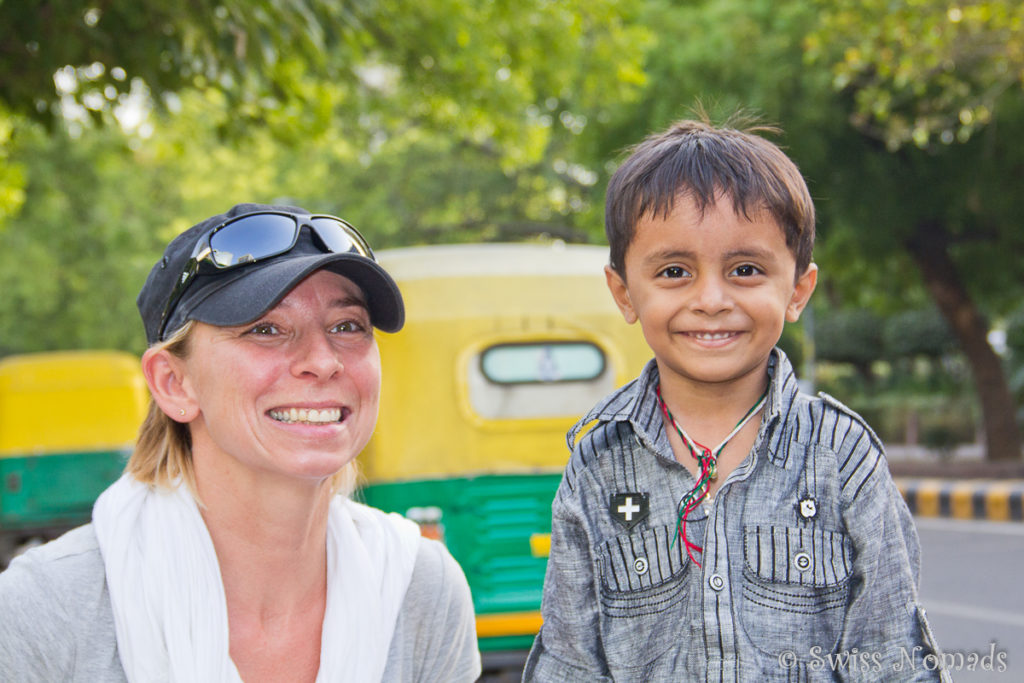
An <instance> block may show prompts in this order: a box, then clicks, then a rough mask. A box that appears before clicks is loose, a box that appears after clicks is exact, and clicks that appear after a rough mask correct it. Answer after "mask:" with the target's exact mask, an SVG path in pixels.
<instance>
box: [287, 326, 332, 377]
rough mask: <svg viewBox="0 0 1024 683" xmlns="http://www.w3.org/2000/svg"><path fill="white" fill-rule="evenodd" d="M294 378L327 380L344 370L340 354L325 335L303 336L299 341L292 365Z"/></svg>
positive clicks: (318, 333)
mask: <svg viewBox="0 0 1024 683" xmlns="http://www.w3.org/2000/svg"><path fill="white" fill-rule="evenodd" d="M292 368H293V373H294V374H295V375H296V376H300V377H301V376H302V375H310V376H314V377H317V378H318V379H328V378H330V377H333V376H334V375H336V374H337V373H339V372H341V371H342V370H343V369H344V365H343V364H342V362H341V354H340V353H339V351H338V349H337V348H335V346H334V344H332V343H331V340H330V338H329V337H328V335H327V334H325V333H320V332H315V333H311V334H306V335H303V336H302V338H301V339H300V340H299V343H298V348H297V349H296V352H295V361H294V363H293V366H292Z"/></svg>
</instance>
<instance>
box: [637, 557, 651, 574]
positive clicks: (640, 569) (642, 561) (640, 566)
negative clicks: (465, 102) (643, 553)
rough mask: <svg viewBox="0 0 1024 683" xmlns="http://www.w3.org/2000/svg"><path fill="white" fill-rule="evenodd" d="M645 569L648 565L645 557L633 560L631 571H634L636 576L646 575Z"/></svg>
mask: <svg viewBox="0 0 1024 683" xmlns="http://www.w3.org/2000/svg"><path fill="white" fill-rule="evenodd" d="M647 569H648V564H647V558H646V557H638V558H636V559H635V560H633V571H635V572H636V573H637V574H640V575H641V576H643V575H644V574H646V573H647Z"/></svg>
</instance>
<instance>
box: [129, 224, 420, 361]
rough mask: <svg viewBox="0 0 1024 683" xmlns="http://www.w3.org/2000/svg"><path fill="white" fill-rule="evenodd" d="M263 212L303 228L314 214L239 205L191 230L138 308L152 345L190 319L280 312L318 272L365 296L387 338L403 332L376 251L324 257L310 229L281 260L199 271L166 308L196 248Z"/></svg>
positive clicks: (395, 296)
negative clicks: (293, 219)
mask: <svg viewBox="0 0 1024 683" xmlns="http://www.w3.org/2000/svg"><path fill="white" fill-rule="evenodd" d="M260 212H265V213H283V214H292V215H295V216H297V217H299V221H300V224H301V220H302V219H301V217H302V216H310V215H311V212H309V211H306V210H305V209H302V208H299V207H294V206H277V205H267V204H237V205H236V206H233V207H232V208H231V209H229V210H228V211H227V212H225V213H222V214H218V215H216V216H211V217H210V218H207V219H206V220H204V221H202V222H201V223H198V224H196V225H193V226H192V227H191V228H189V229H188V230H186V231H185V232H183V233H181V234H180V235H178V236H177V237H175V238H174V239H173V240H171V243H170V244H168V245H167V249H165V250H164V254H163V257H162V258H161V259H160V260H159V261H158V262H157V263H156V265H154V266H153V269H152V270H150V272H149V277H147V278H146V283H145V284H144V285H143V286H142V290H141V291H140V292H139V297H138V300H137V302H136V303H137V304H138V307H139V313H140V314H141V316H142V322H143V324H144V325H145V328H146V340H147V341H148V342H149V344H154V343H156V342H158V341H162V340H164V339H166V338H167V337H169V336H170V335H171V334H173V333H174V332H175V331H176V330H177V329H178V328H180V327H181V326H182V325H184V324H185V322H186V321H188V320H198V321H200V322H204V323H209V324H211V325H222V326H230V325H244V324H245V323H249V322H252V321H254V320H256V319H257V318H259V317H260V316H261V315H263V314H265V313H266V312H267V311H269V310H270V309H271V308H273V307H274V306H276V305H277V304H278V302H280V301H281V299H283V298H284V297H285V296H286V295H287V294H288V292H290V291H291V290H292V289H294V288H295V286H296V285H298V284H299V283H300V282H302V281H303V280H304V279H306V278H307V277H309V276H310V275H311V274H312V273H314V272H316V271H318V270H321V269H325V270H330V271H332V272H335V273H338V274H339V275H343V276H345V277H347V278H348V279H350V280H352V282H354V283H355V284H357V285H358V286H359V288H360V289H362V290H363V294H364V295H365V297H366V306H367V309H368V310H369V313H370V321H371V322H372V323H373V325H374V327H377V328H379V329H381V330H383V331H385V332H397V331H398V330H400V329H402V325H403V324H404V323H405V306H404V304H403V302H402V294H401V292H400V291H399V289H398V285H397V284H395V281H394V280H393V279H392V278H391V276H390V275H388V273H387V271H385V270H384V269H383V268H382V267H381V266H380V265H379V264H378V263H377V261H376V260H375V259H374V258H373V257H372V253H370V255H369V256H364V255H363V254H360V253H356V252H354V251H349V252H331V251H327V250H325V247H324V245H323V243H322V242H321V241H320V240H319V238H318V237H317V236H315V235H314V234H313V231H311V230H310V229H309V227H308V226H303V227H301V228H300V230H299V235H298V239H297V240H296V242H295V245H294V246H293V247H292V248H291V249H290V250H288V251H286V252H284V253H282V254H278V255H276V256H273V257H270V258H267V259H261V260H256V261H253V262H251V263H243V264H242V265H237V266H234V267H231V268H228V269H224V270H217V269H215V268H212V267H211V268H205V269H200V271H199V272H198V274H197V275H196V276H195V278H194V279H193V280H192V281H191V282H190V283H189V284H188V285H187V287H186V288H185V290H184V291H183V292H182V293H181V295H180V297H179V298H178V299H177V301H176V303H173V304H172V308H171V309H170V310H167V306H168V301H169V300H170V298H171V296H172V293H174V291H175V289H176V287H177V285H178V282H179V281H180V279H181V278H182V275H183V273H184V272H185V268H186V267H187V265H188V263H189V260H190V258H191V257H192V255H193V251H194V250H195V248H196V244H197V243H198V242H199V241H200V240H201V239H203V238H204V237H205V236H206V235H207V234H208V233H210V232H211V231H212V230H213V229H214V228H216V227H218V226H220V225H221V224H223V223H225V222H227V221H229V220H231V219H234V218H238V217H239V216H243V215H245V214H251V213H260ZM240 223H241V221H240V222H239V224H240ZM349 227H351V226H349ZM357 234H358V233H357ZM165 318H166V321H165Z"/></svg>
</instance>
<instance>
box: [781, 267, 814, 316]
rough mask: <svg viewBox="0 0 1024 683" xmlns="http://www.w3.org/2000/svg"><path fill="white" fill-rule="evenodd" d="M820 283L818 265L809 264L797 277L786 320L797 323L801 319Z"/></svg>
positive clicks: (787, 308) (787, 307)
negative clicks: (815, 288)
mask: <svg viewBox="0 0 1024 683" xmlns="http://www.w3.org/2000/svg"><path fill="white" fill-rule="evenodd" d="M817 284H818V266H817V265H815V264H814V263H812V264H810V265H809V266H807V270H805V271H804V274H803V275H801V276H800V277H799V278H797V281H796V287H795V288H794V289H793V297H792V298H791V299H790V300H789V305H788V306H786V321H787V322H791V323H795V322H796V321H797V320H799V319H800V314H801V313H802V312H803V310H804V308H805V307H806V306H807V302H808V301H810V300H811V294H813V293H814V287H815V286H816V285H817Z"/></svg>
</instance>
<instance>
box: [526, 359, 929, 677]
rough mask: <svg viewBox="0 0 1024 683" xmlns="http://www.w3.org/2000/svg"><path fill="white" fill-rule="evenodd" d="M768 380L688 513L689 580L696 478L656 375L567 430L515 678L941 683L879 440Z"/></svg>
mask: <svg viewBox="0 0 1024 683" xmlns="http://www.w3.org/2000/svg"><path fill="white" fill-rule="evenodd" d="M769 375H770V378H771V379H770V388H769V394H768V402H767V403H766V404H765V409H764V411H763V413H762V418H761V424H760V428H759V431H758V436H757V439H756V441H755V444H754V447H753V448H752V449H751V452H750V454H749V455H748V456H747V458H746V460H744V461H743V462H742V463H741V464H740V465H739V466H738V467H737V468H736V469H735V470H734V471H733V472H732V473H730V474H729V476H728V477H727V478H726V480H725V482H724V483H723V484H722V486H721V488H720V490H719V491H718V492H717V494H716V496H715V498H714V500H713V502H705V503H704V504H703V505H702V507H701V508H698V509H697V510H695V511H693V512H691V514H690V515H689V517H688V521H687V525H686V535H687V538H688V539H689V540H690V541H691V542H693V543H696V544H697V545H699V546H701V547H703V553H702V554H699V555H698V554H695V555H694V557H695V558H696V559H697V561H698V562H699V563H700V566H698V565H697V564H696V563H694V561H693V560H691V559H690V558H689V557H688V556H687V552H686V550H685V548H684V546H683V543H682V542H681V541H679V540H678V539H676V538H675V535H676V523H677V506H678V505H679V503H680V500H681V498H683V496H684V495H685V494H686V493H687V492H689V491H690V490H691V489H693V487H694V486H695V485H696V481H695V480H694V477H693V476H692V475H691V474H690V473H689V471H688V470H687V469H686V468H685V467H683V466H682V465H681V464H679V463H678V462H677V461H676V459H675V456H674V454H673V451H672V448H671V446H670V445H669V441H668V437H667V435H666V433H665V429H664V426H663V422H662V418H661V412H660V409H659V406H658V403H657V398H656V395H655V387H656V386H657V383H658V370H657V366H656V365H655V363H654V361H651V362H650V363H649V364H648V365H647V367H646V368H645V369H644V371H643V373H642V374H641V375H640V377H639V378H638V379H636V380H634V381H633V382H631V383H630V384H628V385H626V386H625V387H623V388H621V389H619V390H618V391H616V392H614V393H613V394H611V395H610V396H608V397H607V398H605V399H604V400H603V401H602V402H601V403H599V404H598V405H597V406H596V407H595V408H594V409H593V410H591V411H590V413H589V414H587V415H586V416H585V417H583V418H582V419H581V420H580V421H579V422H578V423H577V424H576V426H575V427H573V428H572V430H571V431H570V432H569V434H568V436H567V440H568V442H569V445H570V448H571V449H572V456H571V458H570V460H569V463H568V465H567V466H566V469H565V474H564V476H563V478H562V482H561V485H560V486H559V489H558V492H557V494H556V496H555V500H554V503H553V505H552V527H551V555H550V557H549V560H548V568H547V576H546V579H545V582H544V597H543V604H542V610H541V611H542V614H543V617H544V624H543V626H542V628H541V630H540V633H539V634H538V636H537V638H536V640H535V642H534V644H533V648H532V650H531V652H530V656H529V659H528V660H527V664H526V667H525V670H524V675H523V680H527V681H610V680H615V681H823V680H828V681H830V680H857V681H875V680H878V681H891V680H900V681H911V680H940V677H941V680H948V675H947V674H946V673H945V672H943V671H941V663H940V662H941V653H940V651H939V650H938V647H937V646H936V645H935V642H934V639H933V637H932V634H931V629H930V628H929V626H928V623H927V621H926V619H925V615H924V612H923V610H922V609H921V608H920V606H919V605H918V602H917V584H918V567H919V561H920V552H919V545H918V539H917V533H916V531H915V529H914V525H913V520H912V518H911V516H910V513H909V511H908V510H907V506H906V504H905V503H904V502H903V499H902V498H901V497H900V495H899V492H898V490H897V489H896V487H895V485H894V484H893V481H892V478H891V477H890V475H889V470H888V467H887V465H886V462H885V457H884V453H883V449H882V445H881V443H880V442H879V440H878V438H877V437H876V436H875V434H874V433H873V432H872V431H871V429H870V428H869V427H868V426H867V425H866V424H865V423H864V422H863V421H862V420H861V418H860V417H859V416H858V415H857V414H856V413H854V412H852V411H851V410H849V409H848V408H846V407H845V406H843V405H842V404H841V403H839V402H838V401H836V400H835V399H833V398H831V397H829V396H827V395H824V394H821V395H819V396H818V397H812V396H808V395H806V394H801V393H800V392H799V391H798V388H797V381H796V377H795V375H794V374H793V368H792V366H791V365H790V363H789V361H788V359H787V358H786V356H785V355H784V354H783V353H782V352H781V351H779V350H778V349H776V350H774V351H773V352H772V356H771V360H770V362H769ZM595 420H596V421H597V423H596V425H595V426H594V427H593V428H592V429H591V430H590V431H588V432H586V433H585V434H584V435H583V436H582V437H581V438H580V439H579V443H578V444H576V445H575V446H573V444H574V443H575V442H576V438H577V435H578V433H579V432H580V431H581V429H582V428H583V427H584V426H585V425H587V424H589V423H590V422H593V421H595ZM937 658H938V660H937Z"/></svg>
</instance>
